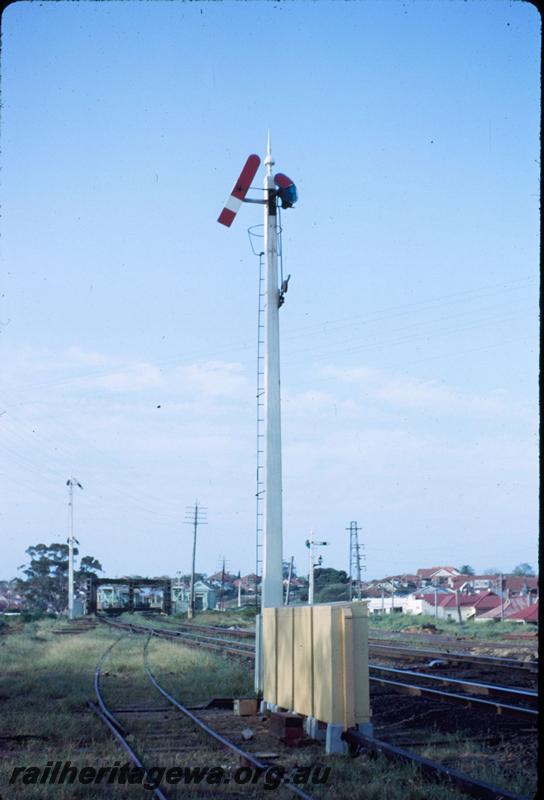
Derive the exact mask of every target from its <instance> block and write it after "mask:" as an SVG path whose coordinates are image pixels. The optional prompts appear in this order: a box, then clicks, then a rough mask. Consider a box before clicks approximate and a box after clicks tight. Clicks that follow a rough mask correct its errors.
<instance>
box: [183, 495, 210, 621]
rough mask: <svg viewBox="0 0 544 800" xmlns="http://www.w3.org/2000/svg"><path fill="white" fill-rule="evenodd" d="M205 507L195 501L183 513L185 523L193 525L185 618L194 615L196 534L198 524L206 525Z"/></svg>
mask: <svg viewBox="0 0 544 800" xmlns="http://www.w3.org/2000/svg"><path fill="white" fill-rule="evenodd" d="M205 514H206V509H205V508H203V507H202V506H199V505H198V500H196V501H195V504H194V507H192V506H188V507H187V510H186V514H185V524H186V525H192V526H193V559H192V564H191V588H190V592H189V608H188V609H187V618H188V619H192V618H193V617H194V615H195V561H196V535H197V530H198V526H199V525H207V522H206V521H205V519H204V516H205Z"/></svg>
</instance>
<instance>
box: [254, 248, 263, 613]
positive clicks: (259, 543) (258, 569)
mask: <svg viewBox="0 0 544 800" xmlns="http://www.w3.org/2000/svg"><path fill="white" fill-rule="evenodd" d="M263 273H264V253H259V310H258V314H257V394H256V398H257V453H256V468H257V469H256V492H255V545H256V546H255V575H256V576H257V578H256V580H255V605H256V606H257V607H259V592H258V578H259V577H261V578H262V565H263V553H262V548H263V520H264V511H263V499H264V493H265V484H264V463H263V461H264V459H263V456H264V436H265V431H264V299H265V287H264V274H263Z"/></svg>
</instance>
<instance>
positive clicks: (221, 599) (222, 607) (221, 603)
mask: <svg viewBox="0 0 544 800" xmlns="http://www.w3.org/2000/svg"><path fill="white" fill-rule="evenodd" d="M224 596H225V559H224V558H223V561H222V564H221V590H220V592H219V611H224V610H225V603H224Z"/></svg>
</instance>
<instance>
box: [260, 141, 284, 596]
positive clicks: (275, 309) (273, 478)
mask: <svg viewBox="0 0 544 800" xmlns="http://www.w3.org/2000/svg"><path fill="white" fill-rule="evenodd" d="M264 163H265V166H266V175H265V179H264V190H265V204H264V252H265V307H264V326H265V327H264V340H265V354H266V357H265V371H264V391H265V412H266V413H265V420H266V422H265V427H266V440H265V441H266V457H265V475H266V479H265V507H264V536H263V577H262V588H261V607H262V608H274V607H278V606H281V605H283V580H282V575H283V572H282V567H283V554H282V538H283V514H282V482H281V407H280V332H279V308H280V292H279V288H278V222H277V212H278V207H277V203H278V201H277V190H276V187H275V183H274V176H273V175H272V167H273V165H274V159H273V158H272V153H271V148H270V133H269V134H268V148H267V154H266V158H265V160H264Z"/></svg>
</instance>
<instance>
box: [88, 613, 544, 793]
mask: <svg viewBox="0 0 544 800" xmlns="http://www.w3.org/2000/svg"><path fill="white" fill-rule="evenodd" d="M107 624H109V625H111V626H112V627H114V628H118V629H121V630H124V631H128V632H133V633H138V634H144V633H145V634H147V636H148V639H147V641H146V645H145V649H144V668H145V670H146V674H147V675H148V678H149V680H150V681H151V683H152V684H153V685H154V686H155V688H156V689H157V690H158V691H159V692H160V693H161V695H162V696H163V697H164V698H165V699H166V700H167V701H168V702H169V703H170V704H171V706H173V707H175V708H177V709H178V711H180V712H181V713H182V714H183V715H184V716H185V717H187V718H188V719H189V720H191V721H192V722H193V723H194V724H195V725H198V726H199V727H200V728H201V729H202V730H203V731H204V732H205V733H210V732H209V731H208V727H209V726H208V725H206V723H205V722H203V721H202V720H199V719H198V717H197V715H195V714H194V713H193V711H191V710H190V709H187V708H185V707H183V706H182V705H181V704H180V703H178V702H177V701H176V700H175V699H174V698H173V697H172V696H171V695H170V694H169V693H168V692H167V691H166V690H165V689H164V688H163V687H162V686H161V685H160V684H159V683H158V681H157V679H156V676H155V675H154V674H153V672H152V671H151V669H150V667H149V663H148V658H147V647H148V644H149V641H150V639H151V637H152V636H159V637H160V638H166V639H169V640H170V641H181V642H183V643H185V644H189V645H191V646H196V647H203V648H204V649H210V650H216V651H217V650H219V651H222V652H226V653H233V654H235V655H243V657H245V658H248V659H251V658H252V656H253V653H252V651H251V648H252V645H250V644H249V643H244V646H242V647H241V646H240V645H241V643H240V642H238V643H234V646H233V642H232V640H225V639H222V640H221V641H217V639H216V640H215V641H213V640H212V637H211V636H209V635H207V634H206V635H205V638H200V640H199V639H198V638H197V637H195V635H189V636H188V635H187V631H183V632H182V631H175V632H174V631H165V630H161V629H152V630H150V629H149V627H148V626H144V625H138V624H135V623H123V622H113V621H108V622H107ZM201 627H204V626H201ZM206 630H207V631H208V632H209V628H207V627H206ZM221 632H222V633H223V632H224V631H223V630H221ZM189 633H191V632H189ZM180 634H181V635H180ZM114 644H115V643H114ZM110 649H111V648H110ZM98 669H99V668H98V667H97V671H98ZM371 672H374V673H378V674H377V675H371V681H372V680H376V681H377V682H378V683H381V684H382V685H383V684H384V682H386V684H387V686H388V687H389V688H390V687H392V686H393V684H394V683H398V684H399V686H402V687H403V689H402V690H403V691H404V689H405V688H408V691H407V693H409V694H418V695H420V696H423V697H425V696H427V695H426V694H425V693H423V692H422V691H421V690H422V689H424V688H425V687H422V686H416V687H413V686H411V685H410V684H407V683H406V682H405V679H406V678H412V677H414V678H415V677H417V679H418V680H419V679H422V678H423V679H427V680H429V681H431V682H434V683H445V684H446V685H448V684H449V685H450V686H451V685H453V684H461V685H462V687H460V688H463V690H465V691H472V692H474V693H477V692H479V693H480V694H485V695H486V696H487V697H497V698H499V700H506V699H508V700H513V699H516V700H521V701H522V702H525V703H526V704H528V705H529V704H531V703H533V702H534V701H535V698H536V695H535V693H533V692H527V691H525V690H516V689H512V687H501V686H498V685H495V684H482V683H480V684H478V683H475V682H472V681H456V680H454V679H450V678H447V677H445V676H439V675H424V674H421V673H414V672H411V671H408V670H396V669H392V668H389V667H381V666H379V665H371ZM384 673H385V674H389V675H394V676H395V677H396V678H399V679H400V680H399V681H396V682H394V681H392V680H391V679H384V678H383V674H384ZM413 688H415V689H417V692H414V691H411V689H413ZM439 693H440V691H439V690H434V691H433V692H432V697H433V699H436V697H437V696H438V694H439ZM444 694H448V693H444ZM480 701H481V702H483V703H485V705H486V706H487V707H488V709H489V708H490V707H493V708H494V709H495V710H496V709H497V707H498V706H502V711H501V712H499V713H505V708H506V707H507V706H508V705H511V704H510V703H509V704H507V703H504V702H498V701H497V702H495V701H493V700H488V699H485V700H484V699H483V698H481V697H475V696H470V697H468V696H466V695H463V696H462V702H463V704H465V705H466V704H470V707H476V706H478V705H479V702H480ZM472 704H474V705H472ZM99 706H100V704H99ZM512 708H513V712H512V713H513V714H515V715H516V716H522V715H523V713H524V712H523V711H520V708H521V707H520V706H516V707H512ZM129 710H130V709H129ZM97 711H98V712H99V713H100V712H101V713H102V715H103V717H104V718H103V721H104V722H105V724H107V725H108V727H110V730H111V726H113V727H114V728H115V730H112V733H113V734H114V735H115V736H116V738H117V739H118V740H119V741H120V744H122V746H123V747H125V744H128V743H127V742H126V737H125V743H124V744H123V741H122V731H120V730H119V728H118V724H119V722H118V720H114V719H112V717H113V714H112V711H111V710H110V709H108V708H107V707H105V708H104V707H99V708H98V709H97ZM121 711H122V709H121ZM125 711H126V709H125ZM159 711H162V709H159ZM526 711H527V712H531V713H530V714H528V715H527V716H531V715H536V710H534V709H530V708H526ZM116 723H117V724H116ZM210 735H212V736H214V738H216V739H218V740H222V739H223V737H222V736H221V735H220V734H218V735H215V734H214V732H211V734H210ZM344 738H345V740H346V742H347V743H348V745H349V747H350V751H351V753H352V755H356V754H358V753H359V752H361V751H365V750H366V751H370V752H374V753H381V754H382V755H384V756H385V757H386V758H388V759H390V760H392V761H395V762H397V763H400V764H406V763H410V764H415V765H417V767H418V768H419V769H420V770H421V772H422V774H423V775H424V776H425V777H426V778H427V779H429V780H432V781H434V782H440V783H445V784H448V785H454V786H456V787H457V788H458V789H459V790H461V791H462V792H463V793H465V794H467V795H469V796H472V797H474V798H479V800H528V798H525V797H523V796H521V795H516V794H514V793H512V792H509V791H507V790H503V789H501V788H499V787H496V786H493V785H491V784H488V783H485V782H483V781H480V780H476V779H474V778H472V777H470V776H468V775H465V774H464V773H461V772H459V771H456V770H454V769H452V768H451V767H449V766H445V765H444V764H440V763H438V762H435V761H432V760H430V759H426V758H423V757H422V756H420V755H419V754H417V753H414V752H411V751H409V750H406V749H403V748H400V747H398V746H395V745H393V744H391V743H389V742H386V741H381V740H379V739H376V738H369V737H366V736H364V735H363V734H361V733H360V732H359V731H357V730H353V729H351V730H349V731H347V732H346V733H345V734H344ZM220 743H222V742H221V741H220ZM227 747H230V749H231V751H232V752H233V753H235V754H236V755H237V756H238V757H239V758H240V759H242V760H245V763H249V764H252V765H254V766H260V768H261V769H266V768H267V767H269V766H270V765H267V764H266V763H263V762H260V764H259V765H255V764H254V762H252V761H250V760H248V759H247V758H246V756H249V757H250V758H251V755H250V754H247V753H244V751H241V750H240V749H239V748H238V747H237V745H235V744H234V743H232V742H231V743H230V745H229V744H228V743H227ZM128 748H130V745H128ZM125 750H126V751H127V752H129V749H127V747H125ZM131 758H132V759H133V762H134V763H135V764H136V763H140V764H141V765H142V768H144V769H145V767H144V765H143V762H142V760H141V758H139V756H138V754H137V753H136V752H135V751H134V752H133V753H132V755H131ZM295 788H296V787H293V786H292V787H291V789H292V790H294V789H295ZM294 793H295V794H298V796H307V795H304V793H303V792H302V793H301V794H300V793H299V792H294ZM156 796H157V797H158V798H159V800H170V798H168V797H165V795H164V793H162V794H156Z"/></svg>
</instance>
